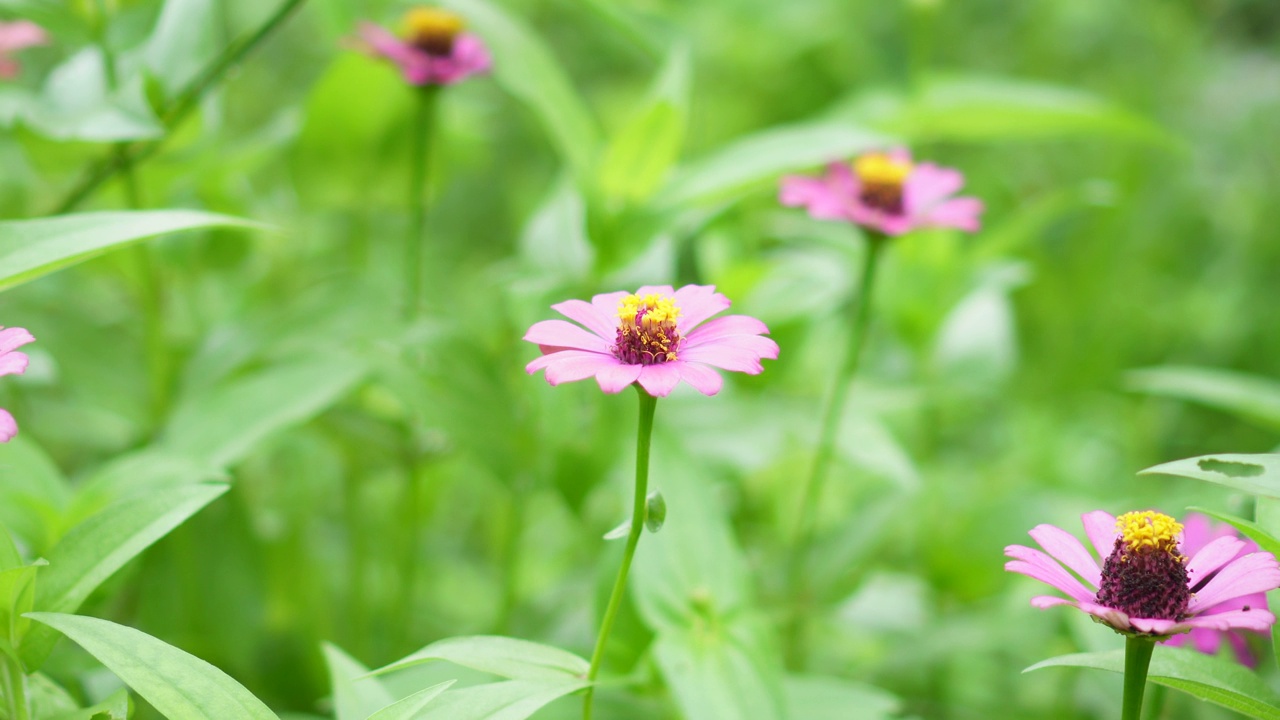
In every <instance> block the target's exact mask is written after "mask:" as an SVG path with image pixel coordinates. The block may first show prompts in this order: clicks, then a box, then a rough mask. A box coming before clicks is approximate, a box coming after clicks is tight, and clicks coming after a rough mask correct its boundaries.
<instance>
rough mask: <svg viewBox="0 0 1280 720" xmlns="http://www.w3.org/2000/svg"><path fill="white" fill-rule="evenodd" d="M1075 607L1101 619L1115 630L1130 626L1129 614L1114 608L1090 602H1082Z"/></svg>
mask: <svg viewBox="0 0 1280 720" xmlns="http://www.w3.org/2000/svg"><path fill="white" fill-rule="evenodd" d="M1076 607H1078V608H1080V609H1081V610H1083V611H1085V612H1087V613H1089V614H1090V615H1092V616H1094V617H1096V618H1098V619H1100V620H1102V621H1103V622H1105V623H1106V624H1108V625H1110V626H1111V627H1113V628H1116V629H1117V630H1128V629H1129V627H1130V625H1129V616H1128V615H1126V614H1124V613H1123V612H1120V611H1119V610H1117V609H1115V608H1111V607H1107V606H1106V605H1099V604H1097V603H1092V602H1082V603H1080V604H1079V605H1077V606H1076Z"/></svg>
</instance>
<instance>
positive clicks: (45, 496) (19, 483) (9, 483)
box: [0, 435, 70, 552]
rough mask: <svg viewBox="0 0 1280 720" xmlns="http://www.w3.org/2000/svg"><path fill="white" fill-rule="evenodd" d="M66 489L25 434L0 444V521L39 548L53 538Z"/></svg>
mask: <svg viewBox="0 0 1280 720" xmlns="http://www.w3.org/2000/svg"><path fill="white" fill-rule="evenodd" d="M69 496H70V491H69V490H68V488H67V482H66V479H65V478H63V477H62V472H61V471H59V470H58V467H57V466H56V465H54V464H53V461H52V460H51V459H50V458H49V456H48V455H47V454H45V452H44V450H43V449H42V448H41V447H40V446H39V445H37V444H36V443H35V442H34V441H33V440H31V439H30V438H28V437H27V436H25V435H19V436H18V437H16V438H14V439H13V440H11V441H10V442H8V443H6V444H4V445H0V523H3V524H4V525H6V526H7V527H8V528H9V529H10V530H12V531H13V532H14V534H16V535H17V536H18V537H20V538H22V540H23V541H24V542H26V543H27V544H28V545H29V546H30V547H31V548H32V549H33V550H34V551H36V552H42V551H43V550H44V549H45V548H46V547H48V546H49V544H51V543H52V542H53V541H54V539H55V538H56V533H57V532H58V516H59V515H60V514H61V512H62V511H63V509H64V508H65V507H66V504H67V501H68V497H69Z"/></svg>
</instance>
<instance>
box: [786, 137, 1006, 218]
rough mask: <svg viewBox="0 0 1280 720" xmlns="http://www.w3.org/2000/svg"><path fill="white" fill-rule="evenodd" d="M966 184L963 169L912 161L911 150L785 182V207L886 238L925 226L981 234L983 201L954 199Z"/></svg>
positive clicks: (870, 157) (869, 157)
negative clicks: (864, 229) (818, 175)
mask: <svg viewBox="0 0 1280 720" xmlns="http://www.w3.org/2000/svg"><path fill="white" fill-rule="evenodd" d="M963 185H964V175H962V174H961V173H960V171H958V170H952V169H951V168H944V167H939V166H937V165H934V164H932V163H918V164H913V163H912V162H911V154H910V153H909V152H907V151H906V150H894V151H891V152H887V153H884V152H876V153H868V154H866V155H862V156H860V157H858V158H857V159H855V160H854V161H853V162H852V163H843V162H833V163H831V164H830V165H828V166H827V173H826V175H825V176H823V177H818V178H814V177H807V176H803V175H789V176H787V177H784V178H783V179H782V191H781V193H780V196H779V199H780V200H781V202H782V204H783V205H788V206H791V207H806V208H808V209H809V214H810V215H812V216H813V217H815V218H818V219H820V220H844V221H846V222H852V223H857V224H858V225H862V226H863V227H866V228H868V229H870V230H873V231H875V232H879V233H883V234H885V235H902V234H903V233H907V232H910V231H912V230H915V229H916V228H921V227H954V228H959V229H961V230H966V231H968V232H974V231H976V230H977V229H978V226H979V222H978V216H979V215H980V214H982V208H983V206H982V201H981V200H978V199H977V198H971V197H951V196H952V195H953V194H954V193H956V192H957V191H959V190H960V188H961V187H962V186H963Z"/></svg>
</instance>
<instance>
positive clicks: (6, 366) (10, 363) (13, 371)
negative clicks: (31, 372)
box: [0, 352, 27, 375]
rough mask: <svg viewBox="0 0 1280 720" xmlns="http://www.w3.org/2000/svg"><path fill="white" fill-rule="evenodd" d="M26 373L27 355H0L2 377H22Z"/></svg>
mask: <svg viewBox="0 0 1280 720" xmlns="http://www.w3.org/2000/svg"><path fill="white" fill-rule="evenodd" d="M26 371H27V354H26V353H20V352H10V353H5V354H4V355H0V375H21V374H22V373H24V372H26Z"/></svg>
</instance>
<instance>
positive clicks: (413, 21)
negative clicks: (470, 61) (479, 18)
mask: <svg viewBox="0 0 1280 720" xmlns="http://www.w3.org/2000/svg"><path fill="white" fill-rule="evenodd" d="M404 27H405V36H406V40H407V41H408V43H409V44H410V45H412V46H414V47H416V48H418V49H419V50H421V51H423V52H425V53H427V54H428V55H437V56H441V57H444V56H448V55H450V54H451V53H452V52H453V42H454V40H456V39H457V38H458V35H459V34H460V33H461V32H462V28H463V22H462V18H460V17H458V16H457V15H455V14H453V13H451V12H449V11H448V10H441V9H440V8H431V7H419V8H414V9H412V10H410V11H409V12H407V13H405V16H404Z"/></svg>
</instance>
